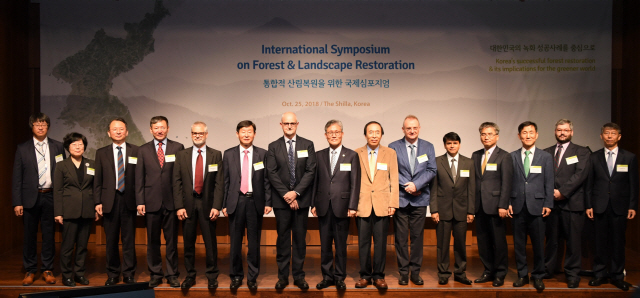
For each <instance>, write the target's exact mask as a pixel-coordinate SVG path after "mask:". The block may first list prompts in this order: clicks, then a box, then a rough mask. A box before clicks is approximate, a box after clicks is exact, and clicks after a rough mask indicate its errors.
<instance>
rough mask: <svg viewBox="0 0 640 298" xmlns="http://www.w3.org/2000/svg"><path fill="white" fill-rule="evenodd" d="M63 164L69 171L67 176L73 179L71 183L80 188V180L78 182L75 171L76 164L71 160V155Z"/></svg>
mask: <svg viewBox="0 0 640 298" xmlns="http://www.w3.org/2000/svg"><path fill="white" fill-rule="evenodd" d="M64 166H66V167H67V171H69V177H70V178H71V181H73V184H74V185H75V186H76V187H77V188H80V182H78V173H77V172H76V170H77V169H76V165H75V164H74V163H73V161H72V160H71V157H69V158H67V159H66V160H64Z"/></svg>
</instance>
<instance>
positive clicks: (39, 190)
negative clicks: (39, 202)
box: [38, 188, 53, 193]
mask: <svg viewBox="0 0 640 298" xmlns="http://www.w3.org/2000/svg"><path fill="white" fill-rule="evenodd" d="M52 191H53V188H38V192H39V193H48V192H52Z"/></svg>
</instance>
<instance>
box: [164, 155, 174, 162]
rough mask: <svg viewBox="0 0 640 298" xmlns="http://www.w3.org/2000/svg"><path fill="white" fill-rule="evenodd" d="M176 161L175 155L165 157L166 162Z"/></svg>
mask: <svg viewBox="0 0 640 298" xmlns="http://www.w3.org/2000/svg"><path fill="white" fill-rule="evenodd" d="M174 161H176V155H175V154H171V155H165V156H164V162H174Z"/></svg>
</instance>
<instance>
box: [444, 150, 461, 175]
mask: <svg viewBox="0 0 640 298" xmlns="http://www.w3.org/2000/svg"><path fill="white" fill-rule="evenodd" d="M454 158H455V160H456V161H453V159H454ZM447 159H448V160H449V168H451V163H452V162H453V163H454V164H455V165H456V172H457V171H458V170H460V169H459V168H458V162H459V161H460V153H456V156H453V157H451V155H449V153H448V152H447ZM452 174H453V173H452ZM457 175H458V173H456V176H457Z"/></svg>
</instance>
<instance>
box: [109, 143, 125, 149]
mask: <svg viewBox="0 0 640 298" xmlns="http://www.w3.org/2000/svg"><path fill="white" fill-rule="evenodd" d="M111 144H112V146H113V150H118V146H120V147H122V149H124V148H126V147H127V142H124V143H122V144H121V145H118V144H116V143H111Z"/></svg>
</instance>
